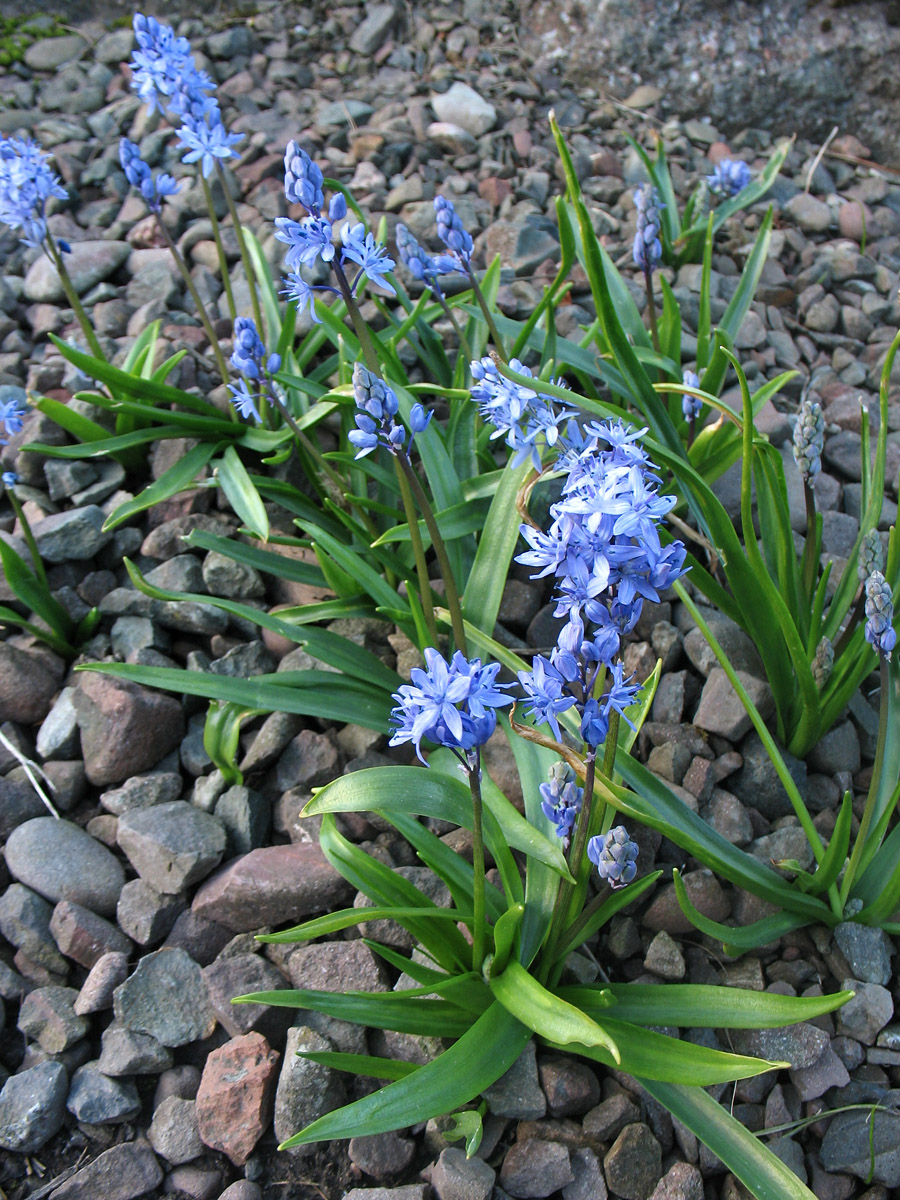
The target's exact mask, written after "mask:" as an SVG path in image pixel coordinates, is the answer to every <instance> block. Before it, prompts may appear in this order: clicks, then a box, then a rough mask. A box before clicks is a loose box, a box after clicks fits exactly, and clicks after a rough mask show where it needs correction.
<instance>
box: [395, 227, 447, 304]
mask: <svg viewBox="0 0 900 1200" xmlns="http://www.w3.org/2000/svg"><path fill="white" fill-rule="evenodd" d="M394 237H395V239H396V242H397V253H398V254H399V255H400V261H401V262H402V263H403V265H404V266H405V267H406V269H407V270H408V271H409V273H410V275H412V277H413V279H417V280H419V281H420V282H422V283H427V284H428V286H429V287H432V288H436V289H438V290H440V289H439V288H438V279H439V277H440V276H441V275H451V274H453V272H455V271H461V270H462V266H461V264H460V260H459V259H458V258H457V257H456V256H455V255H452V254H429V253H428V251H427V250H425V249H424V247H422V246H421V245H419V243H418V241H417V240H416V238H415V236H414V235H413V234H412V233H410V231H409V229H408V228H407V227H406V226H405V225H404V224H403V222H402V221H401V222H400V223H399V224H398V225H397V228H396V231H395V233H394Z"/></svg>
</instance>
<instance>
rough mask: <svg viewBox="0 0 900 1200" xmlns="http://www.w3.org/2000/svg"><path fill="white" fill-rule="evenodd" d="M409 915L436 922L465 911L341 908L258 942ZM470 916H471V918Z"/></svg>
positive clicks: (461, 915) (310, 935)
mask: <svg viewBox="0 0 900 1200" xmlns="http://www.w3.org/2000/svg"><path fill="white" fill-rule="evenodd" d="M407 917H416V918H419V917H423V918H429V919H431V920H435V921H461V920H464V919H466V914H465V913H461V912H460V911H459V910H458V909H456V908H434V909H430V908H429V909H423V908H422V906H421V905H417V906H416V907H415V908H396V907H389V908H385V907H381V908H342V909H340V910H339V911H338V912H333V913H327V914H326V915H325V916H324V917H315V918H314V919H313V920H311V921H304V922H303V924H302V925H295V926H294V927H293V928H292V929H281V930H279V932H278V933H259V934H257V935H256V940H257V941H258V942H272V943H274V944H275V945H283V944H284V943H291V942H308V941H311V940H312V939H313V938H317V937H325V936H326V935H327V934H329V933H337V932H339V931H340V930H342V929H352V928H353V927H354V926H355V925H365V924H366V922H367V921H399V923H400V924H401V925H402V924H403V922H404V921H405V920H406V918H407ZM468 919H471V917H469V918H468Z"/></svg>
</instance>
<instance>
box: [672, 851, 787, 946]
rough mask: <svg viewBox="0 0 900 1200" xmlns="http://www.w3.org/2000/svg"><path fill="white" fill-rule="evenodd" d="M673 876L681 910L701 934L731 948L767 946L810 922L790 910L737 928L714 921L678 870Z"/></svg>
mask: <svg viewBox="0 0 900 1200" xmlns="http://www.w3.org/2000/svg"><path fill="white" fill-rule="evenodd" d="M672 878H673V881H674V884H675V895H676V897H677V899H678V903H679V904H680V906H681V911H682V912H683V913H684V915H685V916H686V917H687V919H688V920H689V921H690V922H691V924H692V925H694V926H696V928H697V929H699V930H700V932H701V933H705V934H707V935H708V936H709V937H713V938H717V939H718V940H719V941H721V942H722V945H723V946H727V947H729V949H730V950H734V951H739V952H742V951H744V950H753V949H755V948H756V947H757V946H766V945H768V944H769V942H774V941H777V939H778V938H780V937H781V936H782V934H785V933H791V932H792V931H793V930H794V929H800V928H802V926H804V925H807V924H809V921H808V918H806V917H804V916H801V915H798V914H797V913H796V912H793V911H791V910H790V909H789V910H788V911H787V912H780V913H774V914H773V915H772V916H770V917H763V918H762V920H760V921H754V922H752V923H751V924H750V925H742V926H736V927H732V926H731V925H723V924H721V922H719V921H713V920H711V919H710V918H709V917H705V916H704V915H703V913H701V912H700V910H699V909H698V908H696V907H695V905H694V904H693V902H692V901H691V898H690V896H689V895H688V894H687V889H686V888H685V886H684V883H683V882H682V879H681V875H680V873H679V872H678V871H675V872H674V873H673V876H672ZM798 891H799V889H798ZM801 894H803V893H801Z"/></svg>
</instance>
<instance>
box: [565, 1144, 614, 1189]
mask: <svg viewBox="0 0 900 1200" xmlns="http://www.w3.org/2000/svg"><path fill="white" fill-rule="evenodd" d="M569 1158H570V1160H571V1163H572V1174H573V1175H574V1176H575V1178H574V1179H573V1180H572V1182H571V1183H567V1184H566V1186H565V1187H564V1188H563V1190H562V1194H563V1200H607V1197H608V1195H609V1193H608V1192H607V1190H606V1180H605V1179H604V1178H603V1171H602V1169H601V1167H600V1160H599V1159H598V1158H597V1155H596V1154H595V1153H594V1151H593V1150H591V1149H589V1148H588V1147H587V1146H582V1147H581V1148H580V1149H578V1150H570V1151H569Z"/></svg>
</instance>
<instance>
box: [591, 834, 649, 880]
mask: <svg viewBox="0 0 900 1200" xmlns="http://www.w3.org/2000/svg"><path fill="white" fill-rule="evenodd" d="M638 853H639V850H638V847H637V844H636V843H635V842H632V841H631V840H630V839H629V837H628V831H627V830H626V828H625V826H624V825H614V826H613V828H612V829H610V831H609V833H605V834H603V833H601V834H598V835H597V837H592V838H590V839H589V841H588V844H587V855H588V858H589V859H590V860H591V862H592V863H596V864H597V872H598V874H599V876H600V878H601V879H603V880H605V881H606V882H607V883H608V884H609V885H610V887H613V888H620V887H624V886H625V885H626V884H627V883H631V881H632V880H633V879H634V877H635V875H637V857H638Z"/></svg>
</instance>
